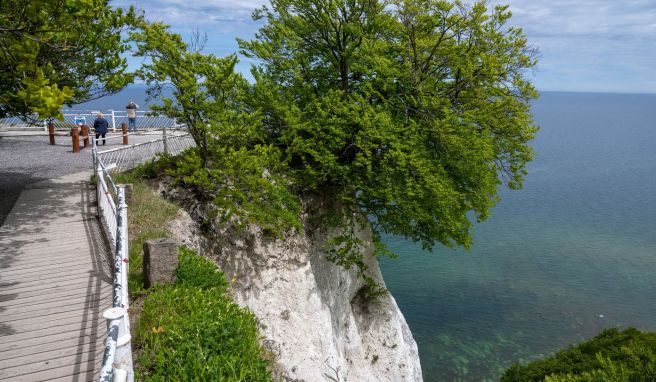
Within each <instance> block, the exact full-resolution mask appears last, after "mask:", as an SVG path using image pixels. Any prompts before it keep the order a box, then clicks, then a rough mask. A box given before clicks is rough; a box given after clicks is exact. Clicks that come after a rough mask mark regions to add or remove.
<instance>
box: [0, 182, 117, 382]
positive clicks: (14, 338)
mask: <svg viewBox="0 0 656 382" xmlns="http://www.w3.org/2000/svg"><path fill="white" fill-rule="evenodd" d="M90 175H91V173H90V172H85V173H77V174H73V175H66V176H62V177H59V178H56V179H52V180H46V181H40V182H37V183H33V184H31V185H28V186H26V188H25V189H24V190H23V191H22V192H21V193H20V196H19V197H18V198H17V200H16V202H15V204H14V206H13V208H12V210H11V212H10V213H9V214H8V216H7V217H6V220H5V222H4V225H2V227H0V380H2V381H12V380H15V381H41V380H61V381H87V380H94V379H96V378H95V377H94V373H96V372H97V371H98V370H99V365H100V362H101V361H102V355H103V353H102V352H103V345H104V344H103V341H104V337H105V333H106V326H105V320H104V319H102V312H103V311H104V310H105V309H106V308H108V307H110V306H111V301H112V299H111V292H112V291H111V282H112V277H111V262H112V261H111V257H112V254H111V250H110V247H109V245H108V243H107V240H106V239H105V237H106V236H105V235H104V234H103V232H102V231H101V228H100V226H99V224H98V220H97V219H96V217H95V207H94V203H95V194H94V192H93V190H92V189H91V188H90V185H89V177H90Z"/></svg>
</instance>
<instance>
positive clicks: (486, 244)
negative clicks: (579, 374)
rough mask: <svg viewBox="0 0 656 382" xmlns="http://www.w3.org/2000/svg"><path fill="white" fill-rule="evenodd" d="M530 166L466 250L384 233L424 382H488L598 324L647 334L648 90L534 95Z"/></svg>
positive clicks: (654, 176)
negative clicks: (429, 247)
mask: <svg viewBox="0 0 656 382" xmlns="http://www.w3.org/2000/svg"><path fill="white" fill-rule="evenodd" d="M533 112H534V114H535V118H536V121H537V123H538V124H539V125H540V126H541V130H540V132H539V133H538V135H537V137H536V139H535V140H534V141H533V142H532V143H531V145H532V146H533V147H534V149H535V151H536V159H535V160H534V161H533V162H532V163H531V164H530V166H529V168H528V170H529V175H528V178H527V179H526V182H525V187H524V189H523V190H521V191H510V190H503V191H502V192H501V197H502V201H501V203H500V204H499V205H498V206H497V207H496V208H495V209H494V210H493V211H492V216H491V217H490V218H489V219H488V220H487V221H486V222H484V223H481V224H479V225H477V226H476V228H475V230H474V246H473V248H472V250H471V251H469V252H467V251H464V250H449V249H444V248H437V249H436V250H435V251H434V253H426V252H424V251H422V250H421V248H420V247H419V246H417V245H414V244H412V243H410V242H407V241H404V240H402V239H399V238H395V237H387V238H386V240H387V242H388V243H389V244H390V246H391V248H392V249H393V250H395V251H396V252H398V253H400V255H401V256H400V257H399V258H398V259H395V260H390V259H383V260H381V267H382V269H383V273H384V276H385V280H386V282H387V285H388V288H389V289H390V291H391V292H392V294H393V295H394V297H395V298H396V300H397V303H398V304H399V306H400V308H401V310H402V311H403V313H404V315H405V317H406V320H407V321H408V324H409V325H410V328H411V330H412V332H413V334H414V337H415V339H416V341H417V344H418V346H419V354H420V357H421V362H422V368H423V372H424V378H425V380H426V381H486V380H498V378H499V376H500V375H501V373H502V371H503V370H504V369H505V368H507V367H508V366H510V365H511V364H513V363H515V362H526V361H528V360H531V359H534V358H537V357H542V356H546V355H549V354H552V353H553V352H554V351H555V350H557V349H559V348H562V347H565V346H567V345H569V344H571V343H574V342H577V341H581V340H583V339H586V338H589V337H591V336H593V335H595V334H596V333H597V332H599V331H600V330H601V329H602V328H607V327H626V326H635V327H637V328H639V329H643V330H654V331H656V319H655V318H656V95H618V94H583V93H579V94H577V93H544V94H542V97H541V98H540V99H539V100H538V101H536V102H535V103H534V105H533Z"/></svg>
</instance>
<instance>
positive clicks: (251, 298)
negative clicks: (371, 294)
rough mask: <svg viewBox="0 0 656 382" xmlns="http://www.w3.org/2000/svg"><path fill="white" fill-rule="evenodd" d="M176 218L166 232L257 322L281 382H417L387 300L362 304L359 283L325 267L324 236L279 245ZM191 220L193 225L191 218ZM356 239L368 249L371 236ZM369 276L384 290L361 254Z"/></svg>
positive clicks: (405, 332) (371, 261) (408, 342)
mask: <svg viewBox="0 0 656 382" xmlns="http://www.w3.org/2000/svg"><path fill="white" fill-rule="evenodd" d="M188 210H189V211H190V212H191V217H190V216H189V215H188V214H186V213H184V212H181V213H180V214H179V215H178V218H177V219H176V221H175V222H174V223H173V225H172V226H171V227H169V230H170V231H171V232H172V233H173V234H174V235H176V236H177V237H176V238H177V239H178V240H179V241H180V242H182V243H184V244H186V245H188V246H190V247H192V248H195V249H196V250H198V251H199V253H200V254H202V255H204V256H207V257H209V258H211V259H213V260H214V261H215V262H216V263H217V264H218V265H219V267H220V268H221V269H222V270H223V272H224V273H225V275H226V277H227V278H228V281H229V282H230V283H231V289H232V293H233V295H234V298H235V301H236V303H238V304H239V305H240V306H243V307H247V308H248V309H249V310H250V311H251V312H253V314H255V316H256V317H257V318H258V321H259V324H260V333H261V335H262V336H263V337H264V339H263V343H264V346H265V347H266V348H267V349H269V350H270V351H272V352H273V353H274V354H275V355H276V360H277V365H276V366H277V368H278V369H279V370H278V374H279V377H282V378H283V379H284V380H286V381H295V382H301V381H304V382H318V381H333V382H334V381H339V382H342V381H349V382H360V381H363V382H369V381H372V382H374V381H385V382H403V381H422V374H421V366H420V364H419V355H418V352H417V344H416V343H415V341H414V339H413V337H412V333H411V332H410V329H409V328H408V325H407V323H406V321H405V318H404V317H403V315H402V314H401V312H400V310H399V308H398V306H397V305H396V302H395V301H394V298H393V297H392V296H391V295H389V294H388V295H386V296H383V297H382V298H381V300H380V302H379V303H378V304H374V303H371V302H369V301H367V300H366V299H365V298H364V297H363V282H362V280H360V279H359V278H358V277H357V275H356V273H355V271H354V270H350V271H346V270H344V269H343V268H342V267H340V266H336V265H334V264H333V263H331V262H329V261H327V260H326V253H325V252H324V251H322V249H321V247H322V244H323V243H325V241H326V240H328V239H329V237H330V235H329V233H326V232H319V231H314V232H306V233H304V234H297V235H292V236H291V237H287V238H286V239H284V240H273V239H267V238H264V237H263V235H262V233H261V232H259V230H258V228H257V227H249V228H248V229H246V230H245V231H244V230H242V231H240V232H237V231H235V230H233V229H229V228H228V229H223V230H216V229H213V228H211V229H207V227H204V230H203V233H202V234H201V233H200V229H199V226H198V225H197V224H195V223H194V221H203V220H202V216H207V215H206V214H204V213H203V211H201V210H202V207H199V206H198V205H197V206H195V207H193V208H188ZM192 217H193V218H192ZM358 237H359V238H360V239H361V240H362V241H363V242H364V243H367V247H368V248H372V247H373V246H372V244H371V231H370V230H369V229H362V230H360V231H359V232H358ZM366 262H367V265H368V266H369V269H370V275H371V276H372V277H373V278H374V279H375V280H376V281H377V282H378V283H379V284H382V285H384V282H383V278H382V275H381V273H380V268H379V266H378V262H377V260H376V259H375V258H374V257H373V256H371V249H370V250H369V251H368V253H367V254H366Z"/></svg>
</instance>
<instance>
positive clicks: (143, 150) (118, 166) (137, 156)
mask: <svg viewBox="0 0 656 382" xmlns="http://www.w3.org/2000/svg"><path fill="white" fill-rule="evenodd" d="M122 138H123V136H122V135H119V136H114V137H107V138H106V139H108V140H109V139H122ZM194 145H195V143H194V140H193V138H192V137H191V135H190V134H189V133H187V132H183V131H167V129H163V130H162V137H161V138H158V139H154V140H152V141H149V142H143V143H136V144H133V145H127V146H122V147H117V148H115V149H109V150H103V151H97V154H98V157H99V158H101V159H102V161H103V163H107V164H109V165H110V166H111V168H110V170H111V171H117V172H120V171H125V170H129V169H131V168H134V167H136V166H138V165H140V164H143V163H145V162H146V161H148V160H149V159H152V158H154V157H155V156H157V155H158V154H165V155H178V154H180V153H181V152H183V151H184V150H186V149H188V148H190V147H192V146H194Z"/></svg>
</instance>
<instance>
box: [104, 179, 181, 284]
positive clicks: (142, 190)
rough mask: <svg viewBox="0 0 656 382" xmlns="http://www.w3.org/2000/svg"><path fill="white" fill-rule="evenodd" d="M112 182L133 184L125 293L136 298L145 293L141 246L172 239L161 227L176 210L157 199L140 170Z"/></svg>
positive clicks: (129, 215) (161, 199)
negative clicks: (163, 239)
mask: <svg viewBox="0 0 656 382" xmlns="http://www.w3.org/2000/svg"><path fill="white" fill-rule="evenodd" d="M114 180H115V181H116V182H117V183H131V184H132V201H131V202H130V203H129V205H128V227H129V229H128V236H129V245H128V247H129V253H128V258H129V259H130V266H129V268H130V272H129V274H128V290H129V291H130V293H132V294H138V293H140V292H141V291H143V289H144V275H143V244H144V242H145V241H146V240H150V239H158V238H162V237H170V236H171V234H170V233H169V232H167V231H166V229H165V228H164V227H165V226H166V224H167V223H168V222H169V221H171V220H172V219H173V218H174V217H175V215H176V213H177V211H178V207H177V206H176V205H174V204H173V203H171V202H169V201H167V200H165V199H164V198H161V197H159V196H158V195H157V194H156V193H155V192H154V191H153V189H152V188H151V187H150V186H149V185H148V184H147V183H146V182H145V181H144V180H143V179H142V175H141V173H140V170H139V168H137V169H135V170H133V171H130V172H127V173H122V174H117V175H115V176H114Z"/></svg>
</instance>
